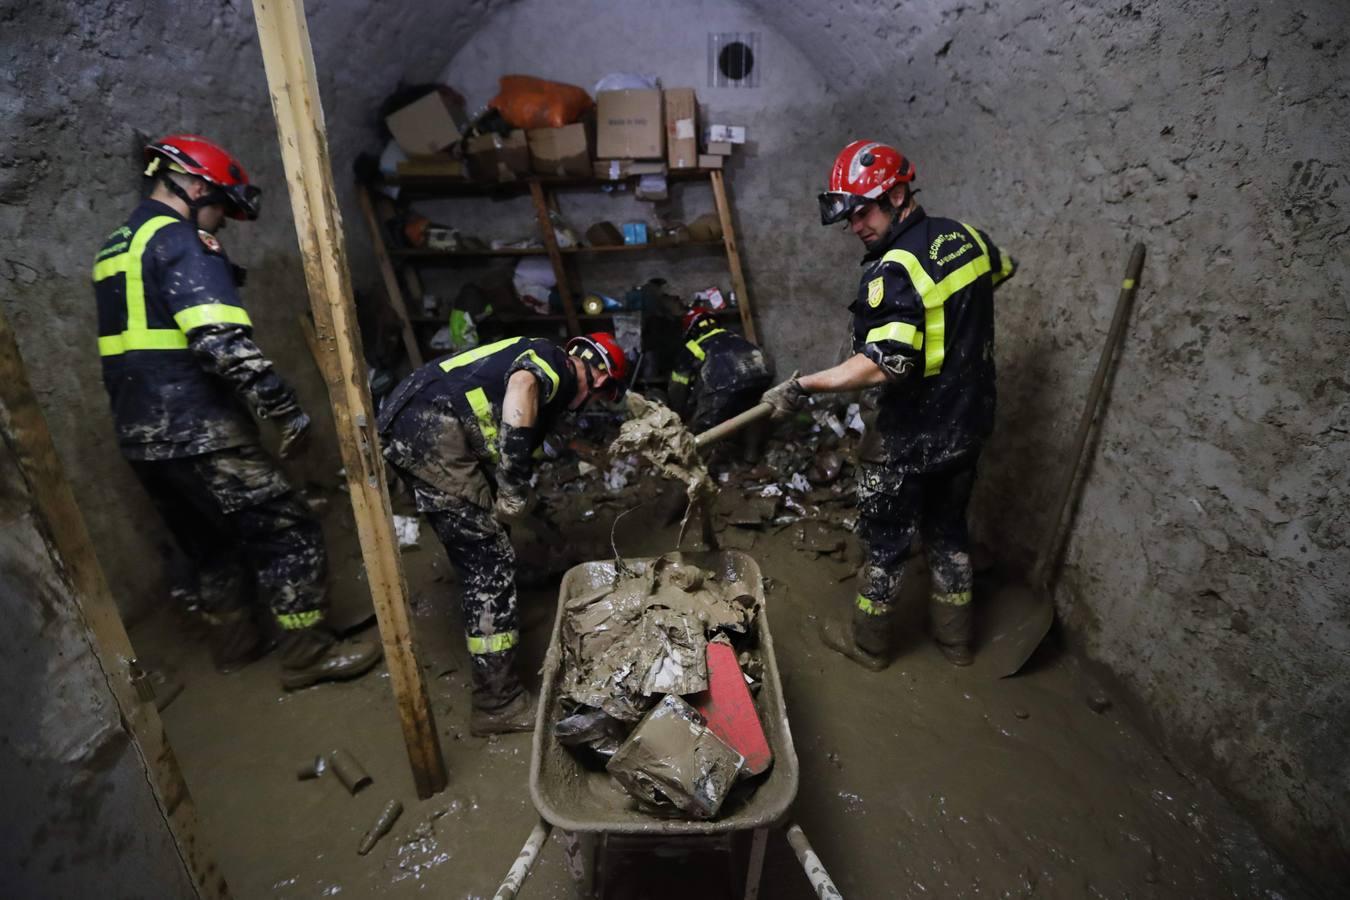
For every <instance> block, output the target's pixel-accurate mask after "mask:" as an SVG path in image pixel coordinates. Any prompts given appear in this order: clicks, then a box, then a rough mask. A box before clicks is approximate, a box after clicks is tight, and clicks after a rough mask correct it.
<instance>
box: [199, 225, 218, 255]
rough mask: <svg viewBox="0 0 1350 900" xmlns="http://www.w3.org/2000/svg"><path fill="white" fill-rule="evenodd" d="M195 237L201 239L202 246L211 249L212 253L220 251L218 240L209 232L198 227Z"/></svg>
mask: <svg viewBox="0 0 1350 900" xmlns="http://www.w3.org/2000/svg"><path fill="white" fill-rule="evenodd" d="M197 237H199V238H201V239H202V246H204V247H205V248H206V249H207V250H209V251H211V252H212V253H219V252H220V241H218V240H216V236H215V235H214V234H212V233H211V232H209V231H202V230H201V229H200V228H199V229H197Z"/></svg>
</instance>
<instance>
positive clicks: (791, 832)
mask: <svg viewBox="0 0 1350 900" xmlns="http://www.w3.org/2000/svg"><path fill="white" fill-rule="evenodd" d="M787 839H788V843H789V844H791V845H792V850H793V852H794V853H796V854H797V861H798V862H800V863H801V864H802V870H803V871H804V872H806V877H807V878H808V879H809V880H810V881H811V887H812V888H813V889H814V890H815V892H816V896H817V897H818V898H819V900H844V895H843V894H841V893H839V888H837V887H835V886H834V882H833V881H831V880H830V873H829V872H826V871H825V866H824V865H822V864H821V862H820V857H819V856H816V851H814V850H812V849H811V842H810V841H808V840H807V839H806V832H804V831H802V828H801V826H800V825H796V824H794V825H789V826H788V830H787Z"/></svg>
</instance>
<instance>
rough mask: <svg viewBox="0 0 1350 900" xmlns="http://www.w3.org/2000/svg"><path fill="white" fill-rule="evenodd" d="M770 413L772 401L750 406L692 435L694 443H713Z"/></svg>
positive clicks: (702, 444)
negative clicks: (738, 413)
mask: <svg viewBox="0 0 1350 900" xmlns="http://www.w3.org/2000/svg"><path fill="white" fill-rule="evenodd" d="M772 414H773V404H772V403H760V404H757V405H755V406H752V407H750V408H749V409H747V410H746V411H745V412H743V413H741V414H740V415H739V416H732V417H731V418H730V419H727V420H726V421H725V422H719V423H718V424H716V425H714V426H713V427H711V428H709V429H708V430H707V431H705V432H703V433H702V434H699V435H696V436H695V437H694V443H695V444H696V445H697V446H699V447H706V446H708V445H709V444H711V443H714V442H715V441H720V440H722V438H725V437H730V436H731V435H733V434H735V433H736V432H738V431H740V430H741V429H742V428H744V427H746V426H747V425H753V424H754V423H755V422H758V421H759V420H760V419H767V418H768V417H769V416H770V415H772Z"/></svg>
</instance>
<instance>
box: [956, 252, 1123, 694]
mask: <svg viewBox="0 0 1350 900" xmlns="http://www.w3.org/2000/svg"><path fill="white" fill-rule="evenodd" d="M1143 266H1144V245H1143V244H1135V245H1134V251H1133V252H1132V253H1131V254H1130V262H1129V264H1128V265H1127V266H1126V267H1125V281H1124V283H1122V285H1121V288H1120V297H1119V298H1118V299H1117V300H1116V311H1115V313H1114V314H1113V315H1112V317H1111V328H1110V330H1109V331H1107V334H1106V344H1105V345H1104V346H1103V347H1102V355H1101V358H1100V359H1099V360H1097V372H1096V374H1095V375H1093V376H1092V385H1091V387H1089V388H1088V395H1087V403H1086V404H1085V405H1084V407H1083V415H1082V416H1081V417H1080V418H1079V420H1078V431H1077V433H1076V434H1075V435H1074V442H1073V452H1072V454H1071V455H1070V459H1072V460H1073V465H1072V467H1071V468H1070V469H1069V471H1068V473H1067V475H1066V477H1065V479H1064V484H1063V485H1062V486H1061V487H1060V490H1059V497H1058V502H1057V503H1056V505H1055V517H1054V519H1053V520H1052V523H1053V524H1052V527H1051V528H1050V530H1049V531H1048V532H1047V533H1046V535H1045V540H1044V542H1043V543H1042V544H1041V548H1040V551H1039V552H1038V553H1037V555H1036V564H1035V566H1033V568H1032V570H1031V580H1030V583H1025V582H1024V583H1021V584H1009V585H1005V586H1003V587H1001V588H999V589H998V591H997V594H996V596H995V597H994V599H993V601H992V602H991V603H990V604H989V608H990V610H991V611H996V612H993V614H994V615H996V616H997V619H998V621H996V624H995V625H994V629H993V631H994V633H993V637H992V638H991V639H990V641H989V644H988V646H986V647H981V648H980V657H981V658H982V660H983V662H984V663H985V664H987V665H990V666H992V667H993V669H994V671H995V672H997V673H998V677H1000V678H1007V677H1008V676H1010V675H1016V674H1017V673H1018V671H1020V670H1021V668H1022V667H1023V666H1024V665H1026V663H1027V660H1029V659H1031V655H1032V654H1033V653H1035V652H1036V648H1037V647H1039V646H1040V645H1041V641H1043V640H1045V636H1046V634H1048V633H1049V631H1050V626H1051V625H1052V624H1053V623H1054V621H1055V606H1054V601H1053V599H1052V598H1053V596H1054V579H1055V577H1056V574H1057V572H1058V564H1059V559H1060V556H1061V555H1062V554H1063V552H1064V543H1065V541H1066V540H1067V539H1068V535H1069V532H1070V528H1069V520H1070V517H1071V515H1072V512H1073V510H1074V508H1075V506H1076V504H1075V503H1074V502H1073V500H1074V497H1075V496H1077V490H1076V489H1078V488H1080V487H1081V485H1080V484H1079V477H1080V476H1081V475H1082V474H1083V469H1084V468H1086V465H1087V460H1088V454H1087V447H1088V435H1089V434H1090V433H1091V431H1092V421H1093V419H1094V418H1096V415H1097V408H1098V406H1100V404H1101V401H1102V396H1103V394H1104V393H1105V391H1106V376H1107V373H1108V372H1110V370H1111V361H1112V359H1113V358H1114V357H1115V353H1116V350H1117V348H1118V347H1119V346H1120V342H1121V338H1122V337H1123V336H1124V334H1125V324H1126V321H1127V320H1128V318H1129V313H1130V306H1131V304H1132V303H1133V302H1134V295H1135V292H1136V290H1137V286H1138V284H1139V273H1140V271H1141V270H1142V269H1143Z"/></svg>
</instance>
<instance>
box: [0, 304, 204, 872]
mask: <svg viewBox="0 0 1350 900" xmlns="http://www.w3.org/2000/svg"><path fill="white" fill-rule="evenodd" d="M0 432H4V433H7V434H8V435H10V436H11V437H10V438H9V439H10V440H11V441H12V443H13V450H14V455H15V456H16V457H17V458H18V461H19V468H21V469H22V470H23V477H24V480H25V481H27V482H28V485H29V489H30V490H31V491H32V495H33V504H34V508H35V513H36V515H37V516H38V517H40V518H41V520H42V522H41V527H42V529H43V530H45V531H46V532H47V533H48V534H50V535H51V542H52V545H53V546H54V547H55V548H56V549H57V551H59V552H60V554H61V561H62V562H63V563H64V565H65V566H66V567H67V572H68V573H69V576H70V583H71V587H72V588H73V589H74V591H75V597H76V600H77V602H78V604H79V611H80V614H81V615H82V617H83V618H84V622H85V624H86V625H87V626H88V628H89V632H90V636H91V637H92V640H91V641H90V644H91V645H92V647H93V650H94V655H95V656H96V657H97V658H98V664H99V668H101V669H102V670H103V673H104V675H105V676H106V678H107V683H108V688H109V690H111V691H112V695H113V699H114V701H115V702H116V703H117V709H118V712H119V713H120V714H121V717H122V721H123V722H125V723H126V729H127V731H129V732H130V733H131V735H132V737H133V739H134V740H133V744H134V746H135V749H136V752H137V753H139V754H140V757H141V763H142V765H143V766H144V768H145V770H146V771H147V772H148V773H149V774H150V776H151V778H152V782H151V789H152V790H153V791H154V794H155V798H156V800H157V801H158V803H159V808H160V813H161V814H162V815H163V816H164V819H165V821H166V822H167V823H168V826H169V830H170V832H172V834H173V837H174V841H175V842H176V843H177V844H178V851H179V853H180V854H181V856H182V858H183V862H184V864H185V866H186V868H187V869H188V871H189V872H190V873H191V874H192V879H193V881H194V882H195V884H196V888H197V894H198V896H200V897H204V898H205V897H213V898H227V897H229V895H230V891H229V888H228V887H227V886H226V884H225V878H224V876H222V875H221V874H220V870H219V869H217V868H216V865H215V863H214V862H212V860H211V858H210V856H209V855H208V853H207V851H206V847H205V845H204V843H203V842H202V840H201V839H200V837H199V835H198V833H197V810H196V807H195V806H193V803H192V797H191V796H189V795H188V789H187V784H185V783H184V781H183V773H182V771H181V770H180V769H179V768H178V757H176V756H175V755H174V752H173V748H172V747H170V746H169V740H168V738H167V737H166V736H165V734H164V722H163V721H162V720H161V719H160V717H159V712H158V710H156V709H155V704H154V702H153V701H146V700H143V699H141V696H140V694H139V692H138V684H139V683H140V682H141V680H142V679H144V678H145V673H144V672H143V671H142V670H141V668H140V666H139V664H138V663H137V661H136V651H135V650H133V649H132V647H131V639H130V638H129V637H127V631H126V627H125V626H124V625H123V624H122V616H121V614H120V613H119V612H118V609H117V603H116V601H114V600H113V596H112V592H111V591H110V590H109V589H108V583H107V581H106V580H104V577H103V567H102V566H100V565H99V562H98V557H97V556H96V555H95V554H94V545H93V542H92V541H90V539H89V532H88V530H87V529H86V527H85V524H84V516H83V515H81V513H80V508H79V507H78V506H77V505H76V504H75V495H74V493H73V492H72V491H71V489H70V484H69V483H68V482H67V481H66V476H65V472H64V471H62V468H61V461H60V459H58V458H57V455H56V447H55V445H54V444H53V443H52V435H51V432H50V431H49V430H48V428H47V419H46V417H45V416H43V415H42V410H41V408H40V407H39V406H38V402H37V398H36V397H35V396H34V395H33V389H32V386H31V385H30V384H29V382H28V373H27V372H26V371H25V370H24V365H23V359H22V358H21V357H20V356H19V347H18V343H17V342H16V341H15V338H14V332H13V331H11V330H10V327H9V323H8V321H7V320H6V319H5V315H4V313H3V312H0ZM0 439H4V435H3V434H0ZM14 814H16V815H22V812H21V811H15V813H14Z"/></svg>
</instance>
